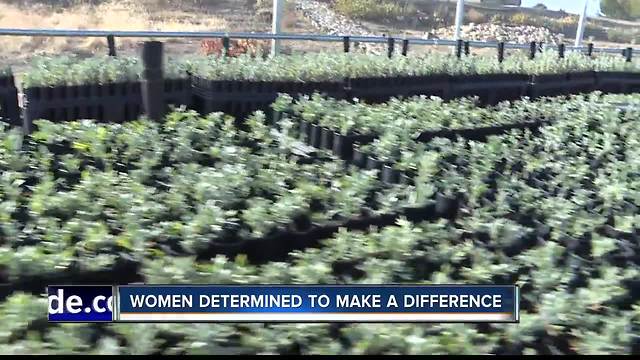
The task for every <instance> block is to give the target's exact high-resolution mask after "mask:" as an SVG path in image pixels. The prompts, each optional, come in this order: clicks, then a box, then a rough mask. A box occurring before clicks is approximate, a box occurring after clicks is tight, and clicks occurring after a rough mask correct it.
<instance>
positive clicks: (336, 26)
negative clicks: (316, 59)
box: [296, 0, 385, 54]
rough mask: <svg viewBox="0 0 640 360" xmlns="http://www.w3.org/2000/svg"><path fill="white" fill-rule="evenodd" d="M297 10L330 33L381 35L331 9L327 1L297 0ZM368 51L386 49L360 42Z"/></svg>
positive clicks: (380, 51) (379, 51)
mask: <svg viewBox="0 0 640 360" xmlns="http://www.w3.org/2000/svg"><path fill="white" fill-rule="evenodd" d="M296 10H298V11H299V12H300V13H302V15H303V16H304V17H305V18H307V19H308V20H309V21H310V22H311V24H313V26H314V27H316V28H317V29H318V30H319V31H322V32H324V33H327V34H329V35H360V36H380V35H379V34H374V33H372V32H370V31H369V30H367V28H365V27H364V26H362V24H360V23H358V22H356V21H354V20H352V19H350V18H348V17H346V16H344V15H341V14H338V13H336V12H335V11H333V10H331V8H329V6H328V5H327V4H326V3H322V2H319V1H314V0H296ZM360 48H363V49H364V50H365V51H367V52H371V53H377V54H379V53H382V52H383V51H384V49H385V46H384V45H380V44H371V43H366V44H360Z"/></svg>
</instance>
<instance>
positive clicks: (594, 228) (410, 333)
mask: <svg viewBox="0 0 640 360" xmlns="http://www.w3.org/2000/svg"><path fill="white" fill-rule="evenodd" d="M274 110H276V111H277V112H278V114H279V116H278V121H277V123H276V124H271V123H270V122H269V121H267V120H266V116H265V115H264V113H261V112H257V113H255V114H253V115H252V116H250V117H249V118H247V119H246V120H245V121H244V122H239V121H236V119H233V118H231V117H229V116H225V115H223V114H221V113H213V114H210V115H208V116H201V115H198V114H196V113H195V112H191V111H186V110H183V111H175V112H172V113H170V114H169V115H167V117H166V120H165V122H163V123H161V124H159V123H154V122H151V121H148V120H144V119H141V120H139V121H134V122H128V123H124V124H99V123H96V122H93V121H78V122H67V123H53V122H49V121H40V122H38V123H37V130H36V131H35V132H34V133H33V134H31V135H30V136H24V135H23V134H22V132H21V131H19V129H10V128H9V127H5V128H3V130H2V131H1V132H0V137H1V138H0V140H1V141H0V145H1V147H0V172H1V173H2V176H1V177H0V220H1V221H0V224H1V225H0V264H2V265H1V266H0V282H1V283H4V284H5V286H3V287H2V291H3V292H2V294H0V295H1V297H2V302H0V328H2V329H3V331H2V332H0V349H1V350H2V352H3V353H10V354H13V353H47V354H51V353H61V354H66V353H110V354H130V353H131V354H160V353H162V354H176V353H177V354H211V353H216V354H251V353H278V354H424V353H431V354H476V353H492V354H521V353H524V354H536V353H537V354H630V353H638V352H640V336H639V335H640V283H639V282H638V278H639V274H638V271H639V270H638V266H639V265H640V242H639V239H638V230H640V229H639V228H638V223H640V222H639V220H640V218H639V215H638V206H640V198H639V197H638V194H640V191H639V190H640V182H639V180H638V174H639V173H640V163H638V161H637V159H638V158H640V146H638V145H640V144H638V139H640V123H638V122H637V119H638V117H639V115H640V97H638V96H637V95H604V94H601V93H599V92H595V93H590V94H586V95H574V96H569V97H557V98H543V99H541V100H539V101H531V100H526V99H525V100H517V101H512V102H507V103H502V104H500V105H498V106H494V107H485V108H478V107H476V106H474V104H473V102H472V101H470V100H469V99H459V100H451V101H450V102H448V103H443V102H442V100H440V99H438V98H428V97H414V98H408V99H393V100H391V101H389V102H388V103H385V104H376V105H368V104H365V103H360V102H345V101H338V100H331V99H327V98H325V97H322V96H319V95H315V96H309V97H302V98H292V97H289V96H281V97H280V98H278V99H277V101H276V102H275V104H274ZM514 124H515V125H517V124H536V126H520V127H519V126H514V127H509V126H506V125H514ZM481 128H490V129H492V131H493V132H492V131H484V132H481V133H480V134H479V133H478V132H473V131H466V132H465V131H462V132H461V131H460V130H462V129H466V130H469V129H471V130H473V129H481ZM314 129H315V130H314ZM318 131H320V132H321V133H325V134H329V135H331V139H332V140H331V141H332V143H331V145H333V144H334V141H335V140H336V139H342V140H344V139H346V137H347V136H355V137H353V138H351V139H352V140H354V141H353V142H351V143H349V144H348V147H349V146H350V147H351V153H350V154H349V156H345V154H344V153H341V152H340V151H337V152H336V151H335V150H341V149H342V148H341V147H335V146H329V140H328V139H329V137H328V135H325V137H324V143H323V142H322V141H320V142H319V143H318V142H317V141H316V140H314V139H313V136H316V135H312V134H317V133H318ZM425 134H427V135H429V136H427V135H425ZM363 135H367V136H366V137H363ZM480 135H481V136H480ZM340 136H342V137H340ZM338 141H341V140H338ZM309 144H311V145H316V146H309ZM356 153H361V154H364V155H366V156H365V160H366V161H365V163H361V162H359V160H358V159H357V157H356V156H355V154H356ZM385 169H386V170H385ZM391 170H396V171H398V173H396V175H393V176H383V173H385V171H386V173H388V172H389V171H391ZM96 280H99V281H101V282H105V283H112V282H114V281H117V282H132V281H144V282H148V283H170V284H171V283H218V284H263V283H284V284H290V283H292V284H342V283H349V284H353V283H356V284H366V283H369V284H371V283H373V284H387V283H425V284H431V283H436V284H437V283H456V284H517V285H519V286H520V287H521V293H522V301H521V304H520V308H521V309H522V314H521V322H520V323H519V324H429V325H427V324H412V325H405V324H386V325H379V324H297V325H296V324H278V325H275V324H196V325H193V324H189V325H181V324H49V323H47V321H46V312H45V311H44V308H45V306H46V300H45V299H44V298H41V297H39V296H38V294H39V293H40V292H41V291H42V287H43V286H44V285H46V284H48V283H52V282H74V283H80V282H95V281H96ZM69 339H73V341H70V340H69Z"/></svg>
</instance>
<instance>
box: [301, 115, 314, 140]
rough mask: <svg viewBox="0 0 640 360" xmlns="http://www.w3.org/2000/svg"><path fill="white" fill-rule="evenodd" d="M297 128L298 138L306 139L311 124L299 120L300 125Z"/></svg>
mask: <svg viewBox="0 0 640 360" xmlns="http://www.w3.org/2000/svg"><path fill="white" fill-rule="evenodd" d="M298 129H299V131H300V140H303V141H308V139H309V138H310V134H311V124H309V122H308V121H306V120H300V126H299V128H298Z"/></svg>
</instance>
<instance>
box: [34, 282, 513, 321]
mask: <svg viewBox="0 0 640 360" xmlns="http://www.w3.org/2000/svg"><path fill="white" fill-rule="evenodd" d="M47 294H48V297H49V321H52V322H102V321H106V322H379V323H382V322H518V321H519V301H520V295H519V289H518V287H516V286H511V285H495V286H493V285H492V286H484V285H252V286H235V285H229V286H226V285H124V286H113V287H112V286H49V287H48V288H47Z"/></svg>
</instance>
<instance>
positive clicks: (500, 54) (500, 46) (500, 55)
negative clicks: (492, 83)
mask: <svg viewBox="0 0 640 360" xmlns="http://www.w3.org/2000/svg"><path fill="white" fill-rule="evenodd" d="M503 61H504V42H502V41H501V42H499V43H498V62H500V63H501V62H503Z"/></svg>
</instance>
